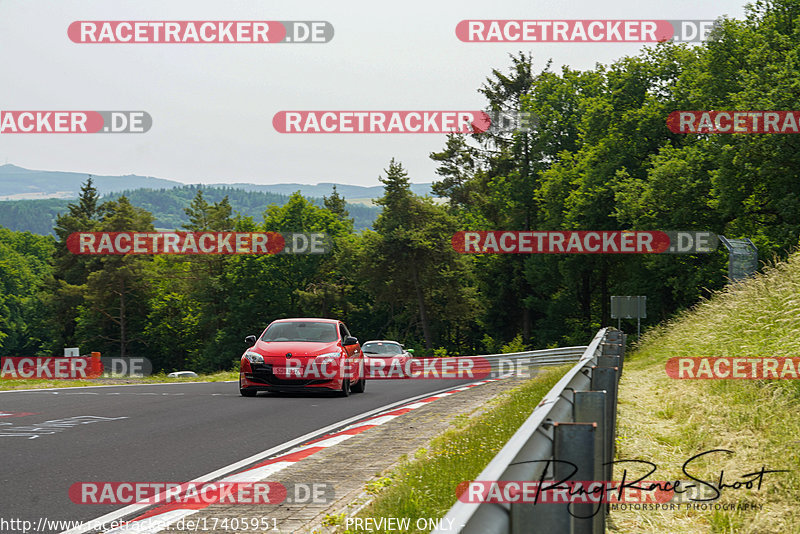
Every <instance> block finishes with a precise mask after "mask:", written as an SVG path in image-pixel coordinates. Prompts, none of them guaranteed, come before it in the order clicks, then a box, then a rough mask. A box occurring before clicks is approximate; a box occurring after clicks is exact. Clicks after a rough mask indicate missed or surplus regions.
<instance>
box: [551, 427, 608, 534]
mask: <svg viewBox="0 0 800 534" xmlns="http://www.w3.org/2000/svg"><path fill="white" fill-rule="evenodd" d="M553 427H554V428H553V431H554V437H553V459H554V460H555V461H556V462H558V463H556V464H555V466H554V468H553V471H554V473H555V480H563V479H565V478H567V477H569V480H571V481H576V482H577V481H590V480H594V471H595V465H594V458H595V440H596V439H597V423H556V424H555V425H553ZM567 462H569V463H567ZM573 470H575V472H574V474H571V473H572V472H573ZM576 497H577V496H576ZM550 506H554V507H560V506H563V505H558V504H556V505H550ZM568 506H569V511H570V512H571V514H570V513H567V514H564V515H566V516H567V517H568V518H570V519H572V530H570V531H568V532H570V533H571V534H594V532H595V531H594V518H593V517H592V512H594V511H595V510H597V509H598V506H599V507H601V508H602V506H603V505H602V504H600V505H594V504H591V503H572V504H570V505H568ZM562 513H563V512H562ZM598 513H602V510H600V511H599V512H598ZM576 516H577V517H576ZM598 534H599V533H598Z"/></svg>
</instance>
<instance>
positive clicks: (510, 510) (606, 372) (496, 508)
mask: <svg viewBox="0 0 800 534" xmlns="http://www.w3.org/2000/svg"><path fill="white" fill-rule="evenodd" d="M572 348H574V347H572ZM551 350H558V349H551ZM624 350H625V336H624V335H623V334H622V332H620V331H619V330H616V329H613V328H604V329H602V330H600V331H599V332H598V333H597V335H595V337H594V339H593V340H592V342H591V343H590V344H589V346H588V347H585V349H584V351H583V353H582V354H581V356H580V359H579V360H578V363H577V364H576V365H575V366H574V367H572V368H571V369H570V370H569V371H567V373H566V374H565V375H564V376H563V377H562V378H561V380H559V381H558V383H557V384H556V385H555V386H553V388H552V389H551V390H550V391H549V392H548V393H547V395H545V397H544V398H543V399H542V401H541V402H540V403H539V405H538V406H537V407H536V408H535V409H534V410H533V412H532V413H531V415H530V417H528V419H527V420H526V421H525V422H524V423H523V424H522V426H520V428H519V430H517V432H516V433H515V434H514V435H513V436H512V437H511V439H510V440H509V441H508V443H506V445H505V446H504V447H503V448H502V449H501V450H500V452H498V453H497V455H496V456H495V457H494V458H493V459H492V461H491V462H489V465H488V466H486V468H485V469H484V470H483V471H482V472H481V474H480V475H478V477H477V478H476V480H478V481H537V480H540V479H544V480H549V481H553V480H555V479H556V478H555V477H558V479H564V478H566V476H565V475H569V472H567V473H563V472H560V471H561V468H560V467H559V465H560V464H558V463H556V464H552V463H551V462H548V460H559V461H568V462H572V463H573V464H575V465H576V466H577V468H578V470H577V472H576V473H575V474H574V475H573V476H572V477H571V479H572V480H574V481H579V480H580V481H589V480H596V481H603V480H608V481H610V480H611V476H612V472H611V464H610V463H607V462H611V461H612V460H613V458H614V437H615V429H616V407H617V406H616V405H617V383H618V380H619V376H620V374H621V373H622V367H623V358H624ZM534 352H541V351H534ZM519 354H521V353H519ZM493 356H494V355H493ZM498 356H500V357H503V356H505V357H508V356H509V355H498ZM548 466H549V469H548ZM545 469H547V471H545ZM587 506H588V507H592V506H595V507H596V506H597V505H592V504H572V505H571V510H572V511H573V513H574V514H575V515H580V516H584V515H587V516H588V515H589V514H590V513H591V508H590V512H589V514H586V513H585V512H586V507H587ZM605 514H606V506H605V505H602V506H601V507H600V511H599V513H597V514H596V515H594V516H593V517H588V518H578V517H574V516H573V515H572V514H571V513H570V509H568V507H567V505H566V504H561V505H542V504H541V503H540V504H539V505H536V504H532V503H512V504H497V503H486V502H481V503H470V502H463V501H460V500H459V501H457V502H456V504H455V505H453V507H452V508H450V511H448V512H447V515H446V516H445V517H444V520H443V521H441V522H440V525H441V527H440V528H437V529H436V530H433V531H432V533H433V534H445V533H449V534H451V533H452V532H454V531H455V532H462V533H467V534H509V533H510V534H521V533H523V532H532V531H533V529H534V528H535V530H536V531H537V532H545V533H547V534H561V533H573V534H579V533H591V534H598V533H602V532H604V531H605ZM450 525H452V527H450ZM534 525H535V527H534Z"/></svg>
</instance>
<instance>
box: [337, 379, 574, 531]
mask: <svg viewBox="0 0 800 534" xmlns="http://www.w3.org/2000/svg"><path fill="white" fill-rule="evenodd" d="M570 367H571V365H567V366H559V367H554V368H548V369H543V370H541V371H540V372H539V373H538V374H537V375H536V376H535V377H533V378H532V379H530V380H528V381H526V382H525V383H523V384H522V385H520V386H517V387H515V388H514V389H512V390H510V391H507V392H505V393H503V394H501V395H498V396H497V397H495V398H493V399H492V400H490V401H488V402H487V403H486V405H485V406H484V408H486V409H485V411H483V412H482V413H481V414H479V415H477V416H474V417H470V416H468V415H460V416H457V417H456V418H455V420H454V421H452V423H451V426H452V428H451V429H450V430H448V431H447V432H445V433H444V434H442V435H441V436H439V437H437V438H436V439H434V440H433V441H432V442H431V444H430V448H429V449H420V450H418V451H417V452H416V454H415V457H414V458H413V459H407V460H405V461H402V462H401V463H400V464H399V465H398V467H396V468H395V469H393V470H392V471H391V472H390V473H388V474H386V475H385V476H384V477H382V478H380V479H378V480H377V481H374V482H371V483H369V484H367V488H366V489H367V492H369V493H373V494H374V495H375V498H374V500H373V501H372V502H371V503H370V504H369V505H368V506H366V507H365V508H364V509H363V510H361V511H359V513H358V514H357V517H373V518H380V517H398V518H404V517H407V518H411V526H412V527H413V526H414V523H415V521H416V519H418V518H437V517H442V516H443V515H444V514H445V513H446V512H447V510H449V509H450V507H451V506H452V505H453V503H454V502H455V499H456V495H455V490H456V487H457V486H458V484H459V483H460V482H462V481H465V480H473V479H475V478H476V477H477V476H478V475H479V474H480V472H481V471H483V469H484V467H486V465H487V464H488V463H489V461H490V460H491V459H492V458H493V457H494V456H495V455H496V454H497V452H498V451H499V450H500V449H501V448H502V447H503V445H505V444H506V442H507V441H508V440H509V438H510V437H511V436H512V435H513V434H514V432H516V431H517V429H518V428H519V427H520V425H521V424H522V423H523V422H524V421H525V419H527V418H528V417H529V416H530V414H531V412H532V411H533V409H534V408H535V407H536V406H537V405H538V404H539V402H541V400H542V397H544V396H545V394H546V393H547V392H548V391H550V389H551V388H552V387H553V386H554V385H555V383H556V382H558V380H559V379H560V378H561V377H562V376H564V373H565V372H566V371H567V370H568V369H569V368H570ZM328 519H329V521H328V524H329V526H332V525H335V524H338V525H342V524H343V519H344V517H343V516H339V517H330V518H328ZM339 530H341V531H342V532H347V533H352V532H360V531H357V530H346V531H345V530H343V529H341V528H340V529H339ZM367 532H373V533H374V532H378V531H367ZM409 532H422V531H418V530H416V529H413V528H412V529H411V530H409Z"/></svg>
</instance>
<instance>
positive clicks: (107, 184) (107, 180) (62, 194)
mask: <svg viewBox="0 0 800 534" xmlns="http://www.w3.org/2000/svg"><path fill="white" fill-rule="evenodd" d="M88 177H89V174H87V173H80V172H61V171H34V170H30V169H24V168H22V167H17V166H16V165H10V164H6V165H0V200H6V199H5V198H3V197H9V196H12V197H13V196H18V195H24V196H20V197H19V198H48V197H50V198H53V197H55V198H76V197H77V196H78V195H79V194H80V191H81V184H82V183H84V182H85V181H86V179H87V178H88ZM92 180H94V183H95V187H97V191H98V192H99V193H100V194H101V195H102V194H107V193H113V192H116V191H123V190H125V189H138V188H142V187H148V188H153V189H155V188H161V187H180V186H182V185H183V184H182V183H180V182H175V181H173V180H164V179H161V178H152V177H150V176H137V175H135V174H129V175H127V176H94V175H92ZM8 200H14V199H13V198H12V199H8Z"/></svg>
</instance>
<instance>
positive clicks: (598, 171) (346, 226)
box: [0, 0, 800, 370]
mask: <svg viewBox="0 0 800 534" xmlns="http://www.w3.org/2000/svg"><path fill="white" fill-rule="evenodd" d="M799 17H800V2H799V1H796V0H795V1H789V0H782V1H778V2H757V3H755V4H754V5H753V6H752V7H751V8H749V10H748V13H747V18H746V20H744V21H733V20H725V21H723V23H722V24H721V25H720V26H719V28H717V29H716V30H714V34H713V36H712V37H713V40H711V41H709V42H707V43H705V44H703V45H699V46H688V45H682V44H673V43H661V44H658V45H656V46H654V47H652V48H648V49H645V50H644V51H643V52H642V53H641V54H639V55H638V56H634V57H625V58H622V59H620V60H619V61H617V62H615V63H614V64H612V65H607V66H605V65H598V66H596V68H594V69H592V70H587V71H577V70H573V69H570V68H568V67H564V68H562V69H560V70H559V71H558V72H553V71H551V70H550V65H549V64H547V65H546V66H545V67H544V68H543V69H542V70H540V71H538V72H537V71H536V69H534V61H533V58H532V57H531V56H530V55H525V54H523V53H520V54H518V55H516V56H513V57H512V58H511V68H510V69H509V70H507V71H504V70H501V69H495V70H492V71H491V74H490V76H489V77H488V78H487V80H486V82H485V83H484V84H483V85H482V87H481V88H479V92H480V93H481V94H482V95H484V96H485V97H486V100H487V107H489V108H491V109H493V110H504V111H515V110H521V111H524V112H528V113H532V114H535V115H536V116H538V117H539V126H538V127H537V128H536V129H535V130H534V131H528V132H521V131H517V132H513V133H503V132H491V131H490V132H488V133H482V134H476V135H474V136H456V135H454V136H450V137H448V139H447V142H446V145H445V146H444V147H443V149H442V150H441V151H440V152H435V153H433V154H431V157H432V158H433V159H434V160H435V161H436V162H438V170H437V172H438V174H439V176H440V179H439V180H438V181H437V182H436V183H435V185H434V191H435V193H436V194H437V195H439V196H441V197H445V198H447V203H446V204H439V203H436V202H434V201H433V200H431V199H430V198H426V197H419V196H417V195H414V194H413V193H412V192H411V191H410V189H409V179H408V176H407V175H406V172H405V171H404V169H403V167H402V165H401V164H400V163H399V162H396V161H394V160H392V161H391V162H390V164H389V166H388V168H387V169H385V173H384V176H382V178H381V181H382V182H383V184H384V186H385V189H384V196H383V197H382V198H381V199H380V201H379V204H380V206H381V207H382V211H381V214H380V215H379V216H378V218H377V219H376V221H375V223H374V225H373V229H374V230H372V231H365V232H362V233H356V232H354V228H353V223H352V221H351V219H350V217H349V215H348V213H347V210H348V209H349V207H348V206H346V204H345V202H344V199H342V198H341V197H340V196H339V195H338V194H334V195H332V196H331V197H328V198H326V199H324V202H323V203H322V204H321V205H315V204H313V203H312V202H310V201H308V200H307V199H304V198H302V197H301V196H299V195H293V196H292V197H290V198H289V199H288V201H287V202H286V203H285V204H283V205H282V206H278V205H273V206H270V207H268V208H267V209H266V211H264V212H263V213H259V214H258V216H253V217H236V216H234V214H233V210H232V208H231V202H230V200H229V199H227V198H225V197H224V196H223V197H222V198H219V199H218V200H217V199H214V200H211V201H209V200H208V199H206V198H205V197H204V196H203V195H201V194H199V192H195V194H194V197H193V200H192V201H191V205H190V206H189V208H187V210H186V217H187V222H186V223H183V224H182V226H183V228H184V229H187V230H200V229H209V230H230V229H235V230H242V231H257V230H265V231H266V230H270V231H304V232H309V231H324V232H327V233H329V234H330V235H331V236H333V237H334V239H335V246H334V250H333V251H332V253H331V254H328V255H322V256H299V255H298V256H287V255H280V256H266V257H258V256H235V257H225V256H207V257H173V256H163V257H149V256H110V257H85V256H73V255H71V254H69V253H68V252H67V250H66V248H65V246H64V239H65V237H66V235H68V234H69V233H70V232H73V231H79V230H80V231H86V230H108V231H113V230H138V231H144V230H150V229H152V228H153V226H154V218H153V215H152V214H151V213H150V212H148V211H147V210H145V209H142V208H141V207H140V206H138V205H136V203H135V202H132V201H131V200H130V199H129V198H128V197H119V198H117V199H115V200H110V201H106V202H103V203H102V204H100V203H99V202H98V199H97V197H96V194H94V193H93V192H92V188H91V187H90V186H89V185H87V186H85V187H84V191H83V194H82V196H81V198H80V200H79V202H78V203H76V204H72V205H70V207H69V212H68V213H66V214H64V215H62V216H60V217H59V218H58V220H57V223H56V228H55V230H56V238H55V239H52V238H40V237H34V236H30V235H25V234H22V235H20V234H4V236H5V237H4V239H3V245H2V248H0V254H3V255H7V256H0V269H3V271H2V276H3V280H2V283H3V284H4V287H3V290H4V293H3V295H2V296H0V307H1V308H0V313H2V314H3V316H2V321H0V344H2V345H0V349H1V350H2V353H3V354H10V353H20V354H23V353H24V354H35V353H57V352H59V351H60V350H61V347H64V346H71V345H80V346H82V347H85V348H86V349H87V350H101V351H105V352H110V353H111V354H119V353H120V352H125V353H126V354H138V355H146V356H148V357H149V358H150V359H151V360H152V361H153V362H154V364H155V365H156V367H161V368H164V369H168V370H169V369H175V368H182V367H191V368H194V369H197V370H211V369H217V368H226V367H230V366H231V365H232V364H233V363H234V362H235V361H236V359H237V358H238V357H239V355H240V354H241V350H242V348H243V345H242V339H243V337H244V336H245V335H247V334H253V333H257V332H258V331H259V330H260V329H261V328H263V327H264V326H265V325H266V324H267V323H268V322H269V321H271V320H273V319H275V318H280V317H289V316H326V317H339V318H342V319H343V320H345V321H346V322H347V323H348V325H349V326H350V329H351V331H353V332H354V333H355V334H356V335H357V336H358V337H360V338H361V339H362V340H364V339H368V338H394V339H398V340H399V341H402V342H405V343H406V344H408V345H409V346H412V347H415V348H422V349H424V350H425V351H429V352H433V351H434V350H437V349H438V350H437V353H439V354H441V353H443V352H445V351H447V352H450V353H469V352H479V351H480V352H485V351H497V350H500V349H501V348H502V347H503V346H504V345H505V347H506V348H508V349H511V348H517V349H521V348H523V347H525V346H536V347H543V346H547V345H552V344H555V343H569V344H574V343H584V342H586V341H587V339H588V336H589V335H590V334H591V333H592V331H594V330H595V329H596V328H598V327H600V326H602V325H608V324H610V323H611V318H610V313H609V301H610V297H611V296H612V295H646V296H647V297H648V320H647V322H649V323H653V322H657V321H659V320H660V319H662V318H666V317H668V316H670V315H672V314H674V313H675V312H676V311H677V310H680V309H682V308H685V307H687V306H690V305H692V304H694V303H695V302H697V301H698V299H699V298H701V297H702V296H704V295H705V294H706V293H707V291H708V290H711V289H716V288H719V287H722V286H723V285H724V284H725V283H726V272H727V271H726V265H727V254H726V252H725V251H724V250H718V251H717V252H715V253H713V254H703V255H694V256H687V255H668V254H664V255H643V256H636V255H613V254H609V255H579V254H576V255H523V254H520V255H516V254H508V255H503V254H498V255H492V254H488V255H476V256H473V255H460V254H458V253H456V252H455V251H454V250H453V248H452V246H451V241H450V239H451V236H452V235H453V233H454V232H457V231H459V230H560V229H564V230H625V229H632V230H709V231H713V232H716V233H719V234H723V235H726V236H728V237H750V238H751V239H753V241H754V242H755V243H756V244H757V246H758V248H759V251H760V255H761V257H762V258H769V257H771V256H773V255H776V256H785V255H786V253H787V252H788V251H789V250H791V249H793V248H795V247H796V245H797V243H798V237H800V165H798V163H799V162H798V158H800V156H799V154H800V150H798V146H797V145H800V138H798V136H796V135H754V134H737V135H679V134H674V133H671V132H670V131H669V129H668V128H667V127H666V118H667V116H668V115H669V114H670V113H671V112H673V111H676V110H703V109H708V110H723V109H728V110H759V109H764V110H782V109H785V110H792V109H798V104H799V103H800V86H798V84H797V83H796V80H797V79H798V72H797V70H798V67H797V66H796V64H795V62H793V61H788V60H787V59H786V58H792V57H795V56H796V55H798V52H799V51H800V38H799V37H798V34H797V32H796V31H795V27H796V24H795V21H796V20H800V18H799ZM29 249H30V250H29ZM7 258H10V259H7ZM9 277H11V278H9Z"/></svg>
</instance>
